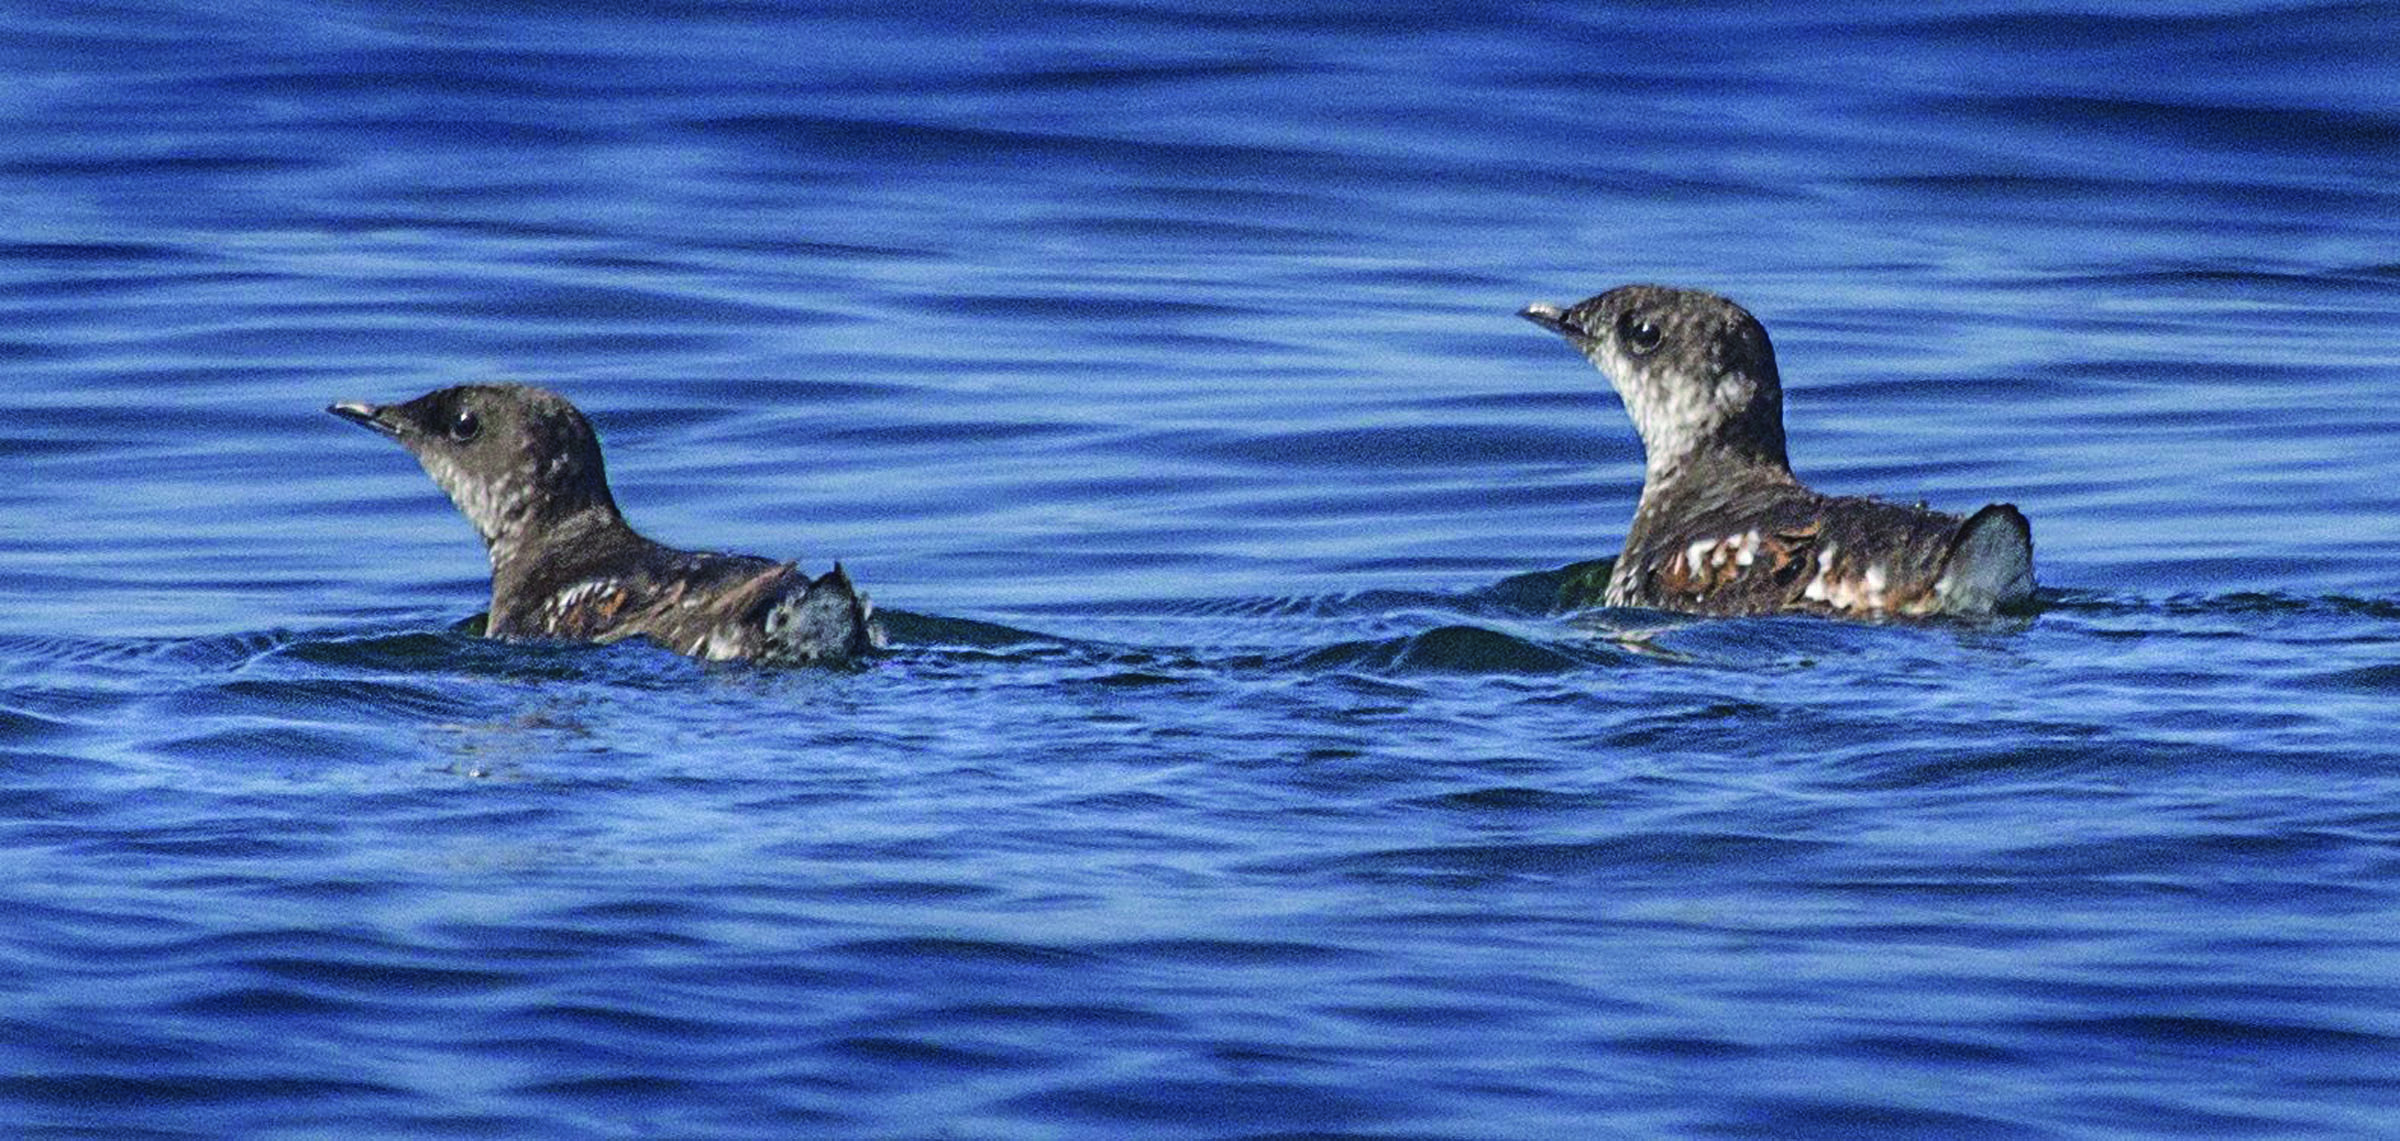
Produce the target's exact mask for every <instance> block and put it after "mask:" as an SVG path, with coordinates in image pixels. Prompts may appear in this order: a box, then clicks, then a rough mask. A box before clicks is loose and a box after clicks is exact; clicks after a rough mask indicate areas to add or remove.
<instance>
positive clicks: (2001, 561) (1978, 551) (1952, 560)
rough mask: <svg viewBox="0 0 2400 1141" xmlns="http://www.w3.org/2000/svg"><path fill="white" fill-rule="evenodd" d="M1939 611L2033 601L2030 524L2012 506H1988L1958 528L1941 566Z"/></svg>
mask: <svg viewBox="0 0 2400 1141" xmlns="http://www.w3.org/2000/svg"><path fill="white" fill-rule="evenodd" d="M1936 590H1937V591H1938V592H1939V594H1940V595H1941V599H1942V610H1943V611H1945V612H1947V613H1951V614H1989V613H1992V612H1993V611H1995V610H1998V609H2000V608H2002V607H2006V606H2015V605H2018V604H2020V603H2023V602H2025V601H2026V600H2028V599H2030V598H2032V597H2033V525H2032V524H2030V523H2028V522H2026V521H2025V515H2024V513H2023V512H2021V511H2018V510H2017V509H2016V506H2015V505H2014V504H2008V503H1993V504H1988V505H1986V506H1985V507H1984V509H1983V510H1981V511H1978V512H1976V513H1975V514H1973V515H1971V516H1969V517H1968V518H1967V521H1966V522H1965V523H1962V524H1960V525H1959V528H1958V537H1957V538H1955V539H1952V540H1951V541H1950V557H1949V560H1948V562H1947V563H1946V564H1945V565H1944V566H1943V569H1942V577H1941V583H1940V585H1938V586H1937V587H1936Z"/></svg>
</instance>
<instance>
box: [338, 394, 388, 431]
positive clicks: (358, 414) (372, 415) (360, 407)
mask: <svg viewBox="0 0 2400 1141" xmlns="http://www.w3.org/2000/svg"><path fill="white" fill-rule="evenodd" d="M325 410H326V411H327V412H331V413H333V414H334V415H336V416H339V417H341V418H342V419H344V420H348V421H349V422H351V423H353V424H356V425H358V426H359V427H362V428H369V429H372V430H374V431H377V432H381V433H383V434H384V435H386V436H397V435H399V434H400V432H399V430H398V429H395V428H393V427H392V425H391V424H390V423H389V422H387V421H385V420H384V419H383V418H381V417H379V416H377V415H376V413H378V412H380V411H382V409H380V408H377V407H376V406H374V405H372V404H367V403H364V402H361V401H356V400H345V401H343V402H342V403H340V404H328V405H326V406H325Z"/></svg>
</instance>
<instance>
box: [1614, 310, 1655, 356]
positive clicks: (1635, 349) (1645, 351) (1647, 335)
mask: <svg viewBox="0 0 2400 1141" xmlns="http://www.w3.org/2000/svg"><path fill="white" fill-rule="evenodd" d="M1617 337H1618V339H1620V340H1622V341H1624V342H1625V349H1626V351H1627V352H1630V353H1632V354H1633V355H1635V356H1637V357H1641V356H1648V355H1650V353H1651V352H1652V351H1653V350H1655V349H1657V348H1658V343H1659V342H1660V341H1662V340H1665V339H1666V334H1664V333H1661V332H1659V329H1658V326H1656V325H1653V324H1651V323H1650V321H1649V320H1648V319H1646V318H1642V317H1636V316H1634V315H1633V314H1631V313H1628V314H1626V315H1625V316H1624V317H1622V318H1620V319H1618V321H1617Z"/></svg>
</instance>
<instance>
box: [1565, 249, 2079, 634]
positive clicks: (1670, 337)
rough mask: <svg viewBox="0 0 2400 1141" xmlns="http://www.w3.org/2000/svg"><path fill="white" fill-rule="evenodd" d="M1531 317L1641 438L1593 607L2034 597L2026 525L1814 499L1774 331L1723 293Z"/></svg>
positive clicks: (1988, 512)
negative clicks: (1571, 353) (1638, 468)
mask: <svg viewBox="0 0 2400 1141" xmlns="http://www.w3.org/2000/svg"><path fill="white" fill-rule="evenodd" d="M1520 316H1523V317H1524V318H1526V319H1527V320H1530V321H1532V322H1533V323H1535V324H1537V325H1540V326H1542V327H1543V328H1546V329H1549V330H1551V331H1552V332H1555V333H1557V334H1559V335H1560V336H1563V337H1565V338H1566V339H1567V343H1568V344H1571V345H1573V346H1574V347H1575V348H1576V349H1577V350H1579V351H1580V352H1582V353H1583V355H1584V356H1585V357H1587V358H1589V359H1590V360H1591V362H1592V363H1593V364H1594V365H1595V366H1597V367H1598V368H1599V369H1600V371H1601V373H1602V374H1603V375H1605V376H1607V377H1608V382H1609V384H1610V386H1611V387H1613V388H1615V389H1616V390H1617V395H1618V396H1620V397H1621V398H1623V400H1624V402H1625V411H1626V413H1627V414H1628V415H1630V416H1631V417H1632V418H1633V426H1634V429H1635V430H1636V431H1637V432H1638V433H1639V434H1640V435H1641V438H1642V451H1643V454H1644V457H1645V465H1646V466H1645V470H1644V472H1643V477H1642V497H1641V502H1640V504H1639V505H1638V506H1636V508H1635V509H1634V514H1633V526H1632V528H1631V529H1629V530H1628V531H1627V532H1626V535H1625V550H1624V552H1623V553H1622V554H1621V555H1619V556H1618V558H1617V562H1616V565H1615V567H1614V568H1613V569H1612V570H1611V571H1610V573H1609V577H1608V585H1607V588H1606V591H1605V592H1604V594H1603V597H1602V601H1603V602H1605V603H1607V604H1608V605H1611V606H1646V607H1652V608H1655V609H1659V610H1678V611H1687V612H1691V613H1699V614H1725V615H1734V614H1771V613H1778V612H1786V611H1799V612H1810V613H1819V614H1829V615H1838V616H1844V617H1854V618H1888V617H1916V616H1923V615H1930V614H1953V615H1985V614H1990V613H1992V612H1993V611H1994V610H1996V609H1998V608H2001V607H2005V606H2011V605H2015V604H2018V603H2022V602H2024V601H2025V600H2026V599H2028V598H2030V597H2032V595H2033V586H2034V583H2033V530H2032V527H2031V526H2030V525H2029V524H2028V523H2027V522H2026V520H2025V516H2024V515H2023V514H2022V513H2020V512H2019V511H2018V510H2017V509H2016V507H2014V506H2013V505H2010V504H2006V503H1994V504H1991V505H1988V506H1986V507H1984V508H1983V509H1982V510H1979V511H1977V512H1975V513H1974V514H1973V515H1970V516H1967V517H1966V518H1964V519H1962V518H1960V517H1958V516H1956V515H1948V514H1944V513H1942V512H1939V511H1932V510H1928V509H1926V508H1925V507H1923V506H1916V507H1907V506H1902V505H1899V504H1896V503H1886V502H1883V501H1882V500H1878V499H1868V498H1861V497H1854V496H1832V495H1821V494H1818V493H1817V492H1814V491H1811V490H1809V489H1808V488H1807V487H1806V486H1804V485H1803V484H1801V482H1800V480H1799V478H1798V477H1796V476H1794V475H1793V474H1792V467H1791V462H1790V460H1789V458H1788V457H1787V456H1786V455H1785V452H1784V439H1783V385H1782V380H1781V378H1780V377H1779V375H1778V374H1777V372H1776V369H1775V348H1774V345H1773V344H1772V343H1770V342H1769V341H1768V340H1767V330H1766V328H1765V327H1764V326H1762V325H1760V324H1759V323H1758V319H1757V318H1755V317H1752V316H1751V315H1750V314H1749V312H1748V311H1746V310H1744V309H1743V308H1742V307H1741V306H1739V305H1736V304H1734V303H1733V302H1732V301H1729V300H1727V299H1725V298H1723V297H1719V296H1717V295H1716V294H1713V293H1704V292H1701V291H1699V290H1692V289H1673V288H1668V287H1665V286H1658V285H1627V286H1623V287H1620V288H1617V289H1611V290H1609V291H1608V292H1606V293H1602V294H1600V295H1598V296H1596V297H1592V298H1588V299H1586V300H1584V301H1581V302H1578V303H1577V304H1575V305H1573V306H1570V307H1568V308H1565V309H1561V308H1559V307H1558V306H1556V305H1547V304H1536V305H1531V306H1528V307H1527V308H1526V309H1525V310H1524V311H1523V312H1522V313H1521V314H1520Z"/></svg>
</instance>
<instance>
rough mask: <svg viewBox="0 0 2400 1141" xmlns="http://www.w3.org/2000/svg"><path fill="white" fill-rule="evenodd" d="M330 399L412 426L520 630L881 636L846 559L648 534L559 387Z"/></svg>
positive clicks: (785, 656) (509, 634)
mask: <svg viewBox="0 0 2400 1141" xmlns="http://www.w3.org/2000/svg"><path fill="white" fill-rule="evenodd" d="M327 411H329V412H331V413H333V414H334V415H336V416H340V417H342V418H343V419H345V420H349V421H351V422H353V423H357V424H360V425H363V426H365V427H368V428H371V429H374V430H375V431H377V432H380V433H382V434H384V435H387V436H390V437H392V438H393V439H395V440H398V441H399V442H400V443H401V444H402V445H403V446H405V447H406V448H408V450H409V452H410V453H411V454H413V455H415V456H416V457H417V460H418V462H419V463H420V464H422V465H423V466H424V468H425V471H426V474H428V475H431V476H432V477H433V481H434V482H435V483H436V484H439V485H440V486H441V488H442V490H443V491H444V492H447V493H448V494H449V496H450V499H451V502H453V503H456V504H457V505H458V509H459V510H460V511H461V512H463V513H464V514H465V515H466V516H467V518H468V520H469V521H470V522H472V523H474V524H475V530H476V532H477V533H478V534H480V535H482V536H483V541H484V545H485V547H486V548H487V549H488V551H489V552H490V554H491V561H492V606H491V615H490V618H489V620H488V622H487V624H486V626H485V632H486V633H487V634H489V635H490V636H492V637H494V638H502V639H509V640H522V639H555V640H560V641H579V642H615V641H620V640H622V639H626V638H637V637H638V638H648V639H650V640H651V641H654V642H657V643H658V644H660V645H662V646H666V647H668V648H669V649H673V650H676V651H678V652H680V653H684V654H689V655H692V656H693V657H699V658H708V659H712V660H724V659H748V660H758V661H772V662H813V661H844V660H848V659H851V658H855V657H857V656H859V655H860V654H863V653H866V652H867V651H869V650H871V649H873V648H875V647H876V646H878V645H880V644H881V643H882V631H881V629H880V628H879V627H878V626H877V624H876V623H875V622H874V620H873V617H872V614H873V607H872V606H871V605H870V604H869V603H868V601H867V599H866V596H865V595H863V594H860V593H859V592H858V591H857V590H856V589H855V588H854V587H852V585H851V583H850V578H849V576H848V575H846V574H844V573H842V568H841V567H840V566H839V565H838V564H837V565H836V566H835V567H834V568H833V569H832V570H831V571H829V572H827V573H826V574H824V575H823V576H821V577H818V578H815V579H811V578H809V576H807V575H806V574H803V573H801V572H800V570H799V568H798V567H797V566H795V565H794V564H792V563H779V562H774V561H771V560H768V559H762V558H758V557H756V556H754V555H728V554H717V553H713V552H703V551H683V550H677V549H675V548H672V547H668V546H664V545H661V544H659V543H655V542H652V541H651V540H649V539H647V538H644V537H643V536H642V535H641V534H640V533H638V532H636V531H635V530H634V529H633V528H632V527H631V526H630V525H628V524H627V523H626V522H625V518H624V516H623V515H622V514H620V513H619V512H618V510H617V504H616V500H615V498H614V497H613V496H612V495H611V494H610V493H609V489H608V476H607V471H606V467H605V465H604V464H603V462H602V460H601V457H600V440H599V437H598V436H597V435H596V434H594V433H593V431H592V427H591V423H590V422H589V421H588V420H586V419H584V416H583V413H581V412H579V411H577V410H576V408H575V406H574V405H572V404H570V403H568V402H567V400H566V399H565V398H564V397H561V396H559V395H557V394H556V393H552V392H547V391H544V390H542V389H538V388H529V387H526V386H523V385H465V386H460V387H456V388H444V389H440V390H438V391H435V392H429V393H426V394H425V395H423V396H420V397H418V398H416V399H415V400H411V401H408V402H407V403H405V404H386V405H380V406H377V405H369V404H356V403H350V404H336V405H333V406H332V407H330V408H328V409H327Z"/></svg>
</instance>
